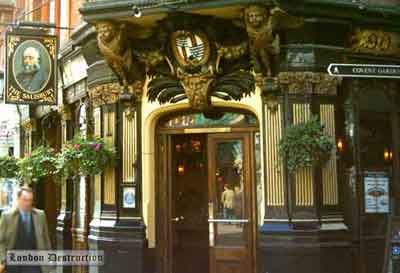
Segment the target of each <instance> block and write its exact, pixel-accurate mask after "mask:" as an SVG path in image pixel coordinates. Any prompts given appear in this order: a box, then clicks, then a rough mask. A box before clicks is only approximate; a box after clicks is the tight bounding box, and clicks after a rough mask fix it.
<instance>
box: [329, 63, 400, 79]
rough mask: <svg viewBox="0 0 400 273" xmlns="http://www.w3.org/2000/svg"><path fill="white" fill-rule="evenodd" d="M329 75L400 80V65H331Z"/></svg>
mask: <svg viewBox="0 0 400 273" xmlns="http://www.w3.org/2000/svg"><path fill="white" fill-rule="evenodd" d="M328 73H329V75H331V76H336V77H352V78H391V79H400V65H378V64H330V65H329V67H328Z"/></svg>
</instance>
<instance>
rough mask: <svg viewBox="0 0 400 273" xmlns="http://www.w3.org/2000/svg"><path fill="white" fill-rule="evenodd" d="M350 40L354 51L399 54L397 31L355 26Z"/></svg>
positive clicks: (399, 42) (399, 39)
mask: <svg viewBox="0 0 400 273" xmlns="http://www.w3.org/2000/svg"><path fill="white" fill-rule="evenodd" d="M350 42H351V49H352V50H353V51H354V52H358V53H367V54H376V55H395V56H396V55H397V56H400V34H399V33H394V32H385V31H382V30H372V29H360V28H357V29H356V30H355V32H354V33H353V35H352V36H351V38H350Z"/></svg>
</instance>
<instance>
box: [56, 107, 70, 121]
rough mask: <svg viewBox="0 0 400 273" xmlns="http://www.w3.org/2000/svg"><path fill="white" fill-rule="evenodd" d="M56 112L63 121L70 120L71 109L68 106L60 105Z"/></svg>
mask: <svg viewBox="0 0 400 273" xmlns="http://www.w3.org/2000/svg"><path fill="white" fill-rule="evenodd" d="M57 112H58V113H60V114H61V118H62V119H63V120H65V121H67V120H72V111H71V107H70V106H68V105H62V106H59V107H58V108H57Z"/></svg>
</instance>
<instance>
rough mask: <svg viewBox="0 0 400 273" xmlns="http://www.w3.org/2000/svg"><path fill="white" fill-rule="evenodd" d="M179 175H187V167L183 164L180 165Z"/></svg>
mask: <svg viewBox="0 0 400 273" xmlns="http://www.w3.org/2000/svg"><path fill="white" fill-rule="evenodd" d="M178 174H179V175H184V174H185V165H183V163H181V164H179V165H178Z"/></svg>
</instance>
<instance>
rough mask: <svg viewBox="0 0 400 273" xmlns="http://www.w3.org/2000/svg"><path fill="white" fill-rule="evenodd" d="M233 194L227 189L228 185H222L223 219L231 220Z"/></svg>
mask: <svg viewBox="0 0 400 273" xmlns="http://www.w3.org/2000/svg"><path fill="white" fill-rule="evenodd" d="M234 196H235V192H234V191H233V190H232V189H231V188H230V187H229V184H225V185H224V191H223V193H222V197H221V202H222V206H223V208H224V218H225V219H233V198H234Z"/></svg>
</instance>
